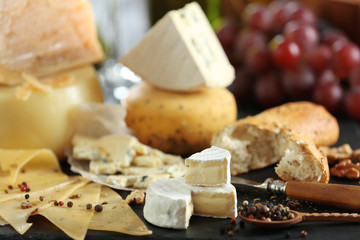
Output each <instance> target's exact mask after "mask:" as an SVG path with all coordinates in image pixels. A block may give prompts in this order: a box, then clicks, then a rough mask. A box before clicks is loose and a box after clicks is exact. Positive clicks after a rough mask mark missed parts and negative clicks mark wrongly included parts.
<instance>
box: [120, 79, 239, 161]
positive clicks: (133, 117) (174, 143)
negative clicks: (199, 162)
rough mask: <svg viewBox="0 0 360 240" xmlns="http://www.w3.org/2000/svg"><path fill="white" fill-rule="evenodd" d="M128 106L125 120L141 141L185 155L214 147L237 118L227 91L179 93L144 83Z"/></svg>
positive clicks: (131, 94)
mask: <svg viewBox="0 0 360 240" xmlns="http://www.w3.org/2000/svg"><path fill="white" fill-rule="evenodd" d="M125 107H126V110H127V115H126V118H125V121H126V123H127V125H128V127H129V128H131V129H132V130H135V132H136V133H135V134H136V136H137V138H138V139H139V141H140V142H142V143H144V144H146V145H149V146H151V147H153V148H156V149H159V150H161V151H163V152H166V153H172V154H177V155H183V156H186V155H187V156H189V155H191V154H193V153H195V152H199V151H201V150H203V149H205V148H208V147H210V140H211V137H212V135H213V133H215V132H217V131H219V130H220V129H222V128H223V127H224V126H225V125H227V124H230V123H233V122H234V121H235V120H236V117H237V106H236V102H235V98H234V96H233V95H232V94H231V93H230V92H229V91H228V90H227V89H225V88H206V87H204V88H202V89H201V91H199V92H188V93H178V92H169V91H165V90H161V89H159V88H155V87H152V86H151V85H149V84H147V83H146V82H143V83H141V84H138V85H135V86H133V87H132V88H131V89H130V92H129V95H128V97H127V99H126V100H125Z"/></svg>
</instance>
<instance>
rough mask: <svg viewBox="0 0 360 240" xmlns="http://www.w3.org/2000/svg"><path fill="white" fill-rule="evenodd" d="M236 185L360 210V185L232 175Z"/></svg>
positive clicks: (232, 181) (233, 182) (232, 180)
mask: <svg viewBox="0 0 360 240" xmlns="http://www.w3.org/2000/svg"><path fill="white" fill-rule="evenodd" d="M231 183H232V184H234V185H235V186H247V187H252V188H256V189H261V190H264V191H267V192H268V193H270V194H274V195H285V196H288V197H292V198H295V199H300V200H305V201H309V202H315V203H320V204H324V205H328V206H332V207H337V208H343V209H349V210H355V211H360V186H358V185H345V184H330V183H315V182H303V181H288V182H283V181H280V180H274V179H272V178H268V179H266V180H265V181H264V182H263V183H258V182H255V181H252V180H248V179H244V178H241V177H236V176H234V177H231Z"/></svg>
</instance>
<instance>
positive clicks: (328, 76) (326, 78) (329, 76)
mask: <svg viewBox="0 0 360 240" xmlns="http://www.w3.org/2000/svg"><path fill="white" fill-rule="evenodd" d="M336 80H337V78H336V76H335V74H334V72H333V71H332V70H331V69H325V70H324V71H322V72H321V73H319V75H318V77H317V82H316V85H325V84H327V83H329V82H335V81H336Z"/></svg>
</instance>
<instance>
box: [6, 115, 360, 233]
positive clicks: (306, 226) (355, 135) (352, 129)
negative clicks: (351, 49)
mask: <svg viewBox="0 0 360 240" xmlns="http://www.w3.org/2000/svg"><path fill="white" fill-rule="evenodd" d="M247 113H254V112H250V111H247V112H240V113H239V117H242V116H244V115H246V114H247ZM338 120H339V123H340V128H341V130H340V139H339V141H338V144H337V145H341V144H343V143H350V144H351V146H352V147H353V148H354V149H356V148H360V125H359V123H357V122H355V121H353V120H350V119H348V118H343V117H338ZM63 169H64V171H65V172H68V173H69V166H68V165H67V164H66V163H65V162H64V163H63ZM242 176H243V177H244V178H247V179H251V180H256V181H263V180H265V179H266V178H267V177H276V175H275V173H274V170H273V166H270V167H268V168H265V169H261V170H257V171H252V172H251V173H247V174H243V175H242ZM331 182H332V183H343V184H356V185H359V181H346V180H345V181H344V180H339V179H336V178H332V180H331ZM128 193H129V192H127V191H119V194H120V195H122V196H123V197H124V198H125V197H126V195H127V194H128ZM237 193H238V201H239V203H242V201H243V200H245V199H246V200H249V201H250V202H251V201H253V200H254V199H256V198H258V201H260V202H265V201H273V202H275V203H277V202H280V203H285V202H286V199H284V198H280V197H277V198H271V196H267V195H266V194H261V193H259V192H254V191H253V190H250V189H245V188H238V192H237ZM359 201H360V199H359ZM299 203H300V204H299V205H297V207H296V209H297V210H299V211H303V212H347V211H344V210H341V209H333V208H329V207H326V206H319V205H317V204H312V203H308V202H300V201H299ZM142 208H143V206H142V205H137V206H133V209H134V211H135V212H136V213H137V215H138V216H139V217H140V218H141V219H142V220H143V221H144V222H145V223H146V225H147V226H148V228H149V229H151V230H152V231H153V234H152V235H150V236H146V237H133V236H127V235H123V234H119V233H112V232H101V231H88V234H87V236H86V239H100V238H103V239H243V240H247V239H249V240H256V239H303V238H301V237H300V232H301V231H302V230H305V231H307V233H308V235H307V237H306V239H317V240H318V239H321V240H325V239H347V240H348V239H349V240H350V239H354V240H355V239H356V240H358V239H360V223H341V222H310V223H300V224H297V225H294V226H291V227H288V228H285V229H259V228H256V227H253V226H250V225H245V226H244V227H243V228H240V229H239V231H238V232H237V231H234V235H233V236H228V235H227V234H226V233H224V231H222V230H224V229H226V228H228V227H231V226H232V225H231V223H230V220H229V219H213V218H205V217H192V218H191V220H190V226H189V228H188V229H187V230H173V229H164V228H159V227H156V226H153V225H151V224H149V223H147V222H146V221H145V220H144V218H143V216H142ZM119 217H121V216H119ZM29 222H33V223H34V224H33V226H32V227H31V228H30V230H29V231H28V232H26V233H25V234H24V235H20V234H18V233H17V232H16V231H15V230H13V229H12V228H11V227H10V226H4V227H0V239H15V238H16V239H69V238H68V237H67V236H66V235H65V234H64V233H62V232H61V230H59V229H57V228H56V227H55V226H54V225H52V224H51V223H50V222H48V221H47V220H46V219H45V218H43V217H41V216H35V217H31V218H30V219H29ZM232 227H234V226H232Z"/></svg>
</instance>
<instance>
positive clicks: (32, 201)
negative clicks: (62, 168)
mask: <svg viewBox="0 0 360 240" xmlns="http://www.w3.org/2000/svg"><path fill="white" fill-rule="evenodd" d="M88 182H89V180H87V179H84V178H82V177H77V178H73V179H72V180H69V181H67V182H64V183H61V184H59V185H56V186H54V187H50V188H47V189H45V190H43V191H39V192H33V193H32V192H30V193H29V196H30V197H29V199H27V200H26V199H25V197H23V198H17V199H14V200H13V201H7V202H3V203H1V204H0V216H1V217H2V218H3V219H4V220H5V221H6V222H7V223H9V224H10V225H11V226H12V227H13V228H14V229H15V230H16V231H17V232H18V233H20V234H24V233H25V232H26V231H27V230H28V229H29V228H30V227H31V225H32V223H27V222H26V221H27V219H28V218H29V216H30V215H31V214H36V213H37V212H39V211H42V210H44V209H46V208H48V207H50V206H51V205H53V202H52V200H62V201H63V200H64V199H66V198H67V197H68V196H69V195H70V194H71V193H72V192H73V191H75V190H76V189H78V188H79V187H81V186H84V185H85V184H86V183H88ZM24 196H25V194H24ZM40 196H43V197H44V199H43V201H41V200H40ZM26 204H28V205H29V208H22V206H25V205H26ZM30 206H31V207H30Z"/></svg>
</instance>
